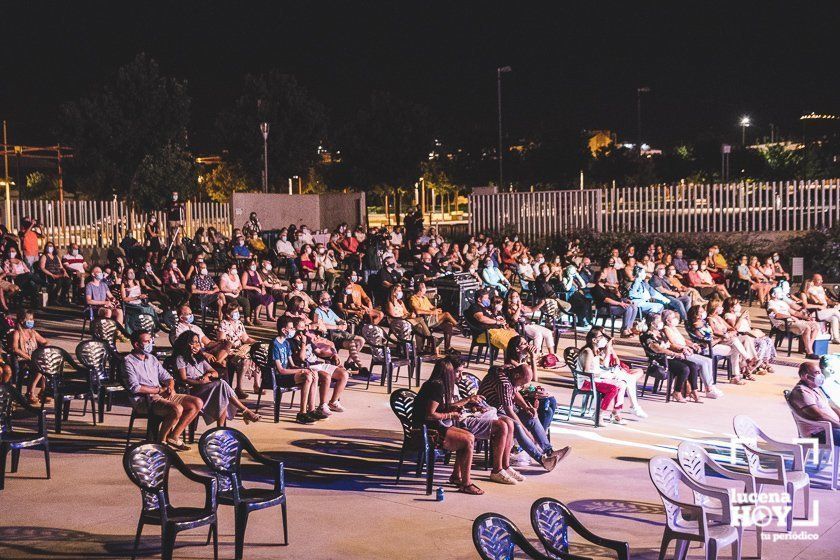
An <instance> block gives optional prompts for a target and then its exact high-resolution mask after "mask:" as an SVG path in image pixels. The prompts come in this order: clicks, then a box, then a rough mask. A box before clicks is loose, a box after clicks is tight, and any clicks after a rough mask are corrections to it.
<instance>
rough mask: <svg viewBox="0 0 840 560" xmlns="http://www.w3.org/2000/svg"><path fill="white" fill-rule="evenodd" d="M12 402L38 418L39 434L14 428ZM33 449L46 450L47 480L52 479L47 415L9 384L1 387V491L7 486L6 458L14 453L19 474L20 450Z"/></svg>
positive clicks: (14, 469)
mask: <svg viewBox="0 0 840 560" xmlns="http://www.w3.org/2000/svg"><path fill="white" fill-rule="evenodd" d="M12 402H16V403H17V405H18V409H19V410H21V411H24V412H26V413H27V414H28V415H30V416H36V417H37V418H38V431H37V432H29V431H26V432H20V431H16V430H15V429H14V427H13V426H12V416H13V414H12ZM32 447H43V448H44V462H45V463H46V467H47V479H49V478H50V442H49V438H48V436H47V413H46V412H45V411H44V410H43V409H39V408H35V407H34V406H31V405H30V404H29V403H27V402H26V401H25V400H24V398H23V397H22V396H21V395H20V393H18V391H17V390H16V389H15V388H14V387H12V386H11V385H9V384H2V385H0V490H2V489H3V488H4V486H5V478H6V456H7V455H8V454H9V451H11V452H12V468H11V471H10V472H17V470H18V463H19V462H20V450H21V449H29V448H32Z"/></svg>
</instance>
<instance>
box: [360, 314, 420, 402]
mask: <svg viewBox="0 0 840 560" xmlns="http://www.w3.org/2000/svg"><path fill="white" fill-rule="evenodd" d="M362 338H364V339H365V343H366V344H367V345H368V346H369V347H370V367H369V369H370V373H371V374H370V376H369V377H368V380H367V385H366V386H365V389H369V388H370V379H371V377H373V368H374V366H381V368H382V375H381V377H380V379H379V384H380V385H385V384H386V382H387V385H388V389H387V390H388V392H389V393H390V392H391V389H392V387H393V378H394V370H396V371H397V375H399V370H400V368H401V367H404V366H405V367H409V368H410V367H412V362H411V359H409V358H403V357H395V356H394V355H393V354H392V352H391V351H392V348H391V347H390V346H389V345H388V342H389V340H388V337H387V336H385V331H384V330H382V327H378V326H376V325H370V324H366V325H363V326H362ZM411 374H412V372H411V371H410V370H409V373H408V384H409V387H410V386H411Z"/></svg>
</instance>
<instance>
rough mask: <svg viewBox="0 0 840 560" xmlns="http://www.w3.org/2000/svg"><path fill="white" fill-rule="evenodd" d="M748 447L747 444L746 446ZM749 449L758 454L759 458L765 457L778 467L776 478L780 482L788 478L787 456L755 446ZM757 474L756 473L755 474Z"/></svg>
mask: <svg viewBox="0 0 840 560" xmlns="http://www.w3.org/2000/svg"><path fill="white" fill-rule="evenodd" d="M744 447H746V445H745V446H744ZM749 451H750V452H752V453H755V454H756V455H758V457H759V459H764V460H765V461H769V462H770V463H771V468H775V469H776V480H777V481H778V482H779V484H782V481H784V480H785V479H786V477H785V457H784V455H782V454H781V453H773V452H770V451H763V450H761V449H757V448H755V447H750V448H749ZM753 476H755V475H753Z"/></svg>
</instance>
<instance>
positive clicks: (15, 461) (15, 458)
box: [9, 449, 20, 473]
mask: <svg viewBox="0 0 840 560" xmlns="http://www.w3.org/2000/svg"><path fill="white" fill-rule="evenodd" d="M19 464H20V449H12V468H11V469H10V470H9V472H13V473H16V472H17V471H18V465H19Z"/></svg>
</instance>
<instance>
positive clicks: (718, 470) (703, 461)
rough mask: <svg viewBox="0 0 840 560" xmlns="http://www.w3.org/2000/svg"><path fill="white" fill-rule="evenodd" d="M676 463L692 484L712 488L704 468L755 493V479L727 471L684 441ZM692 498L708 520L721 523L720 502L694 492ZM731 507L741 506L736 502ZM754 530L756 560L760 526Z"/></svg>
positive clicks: (722, 512) (758, 555)
mask: <svg viewBox="0 0 840 560" xmlns="http://www.w3.org/2000/svg"><path fill="white" fill-rule="evenodd" d="M677 462H679V464H680V468H681V469H682V470H683V472H684V473H685V474H686V475H688V476H689V477H691V479H692V480H694V482H696V483H697V484H702V485H704V486H714V485H713V484H710V483H709V477H707V476H706V468H707V467H708V468H709V469H710V470H711V471H713V472H714V473H715V474H717V475H718V476H721V477H723V478H724V479H726V480H734V481H738V482H741V483H743V489H742V491H743V492H744V493H745V494H752V493H753V492H755V479H754V478H753V476H752V475H751V474H749V473H745V472H741V471H734V470H731V469H727V468H726V467H724V466H723V465H721V464H720V463H718V462H717V461H715V460H714V459H713V458H712V457H711V456H710V455H709V454H708V453H707V452H706V450H705V449H703V448H702V447H701V446H699V445H697V444H696V443H693V442H691V441H684V442H682V443H681V444H680V446H679V447H678V448H677ZM721 490H724V491H725V490H726V489H725V488H721ZM694 498H695V503H697V504H698V505H702V506H705V507H706V508H707V509H708V513H709V519H712V520H715V521H722V519H723V517H724V511H723V504H721V503H720V502H716V500H714V499H710V498H709V497H708V496H705V495H703V494H698V493H696V492H695V494H694ZM733 505H741V504H739V503H737V502H736V503H735V504H733ZM755 530H756V533H755V537H756V549H757V551H758V552H757V558H761V543H762V538H761V533H762V528H761V525H758V524H756V526H755Z"/></svg>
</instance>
